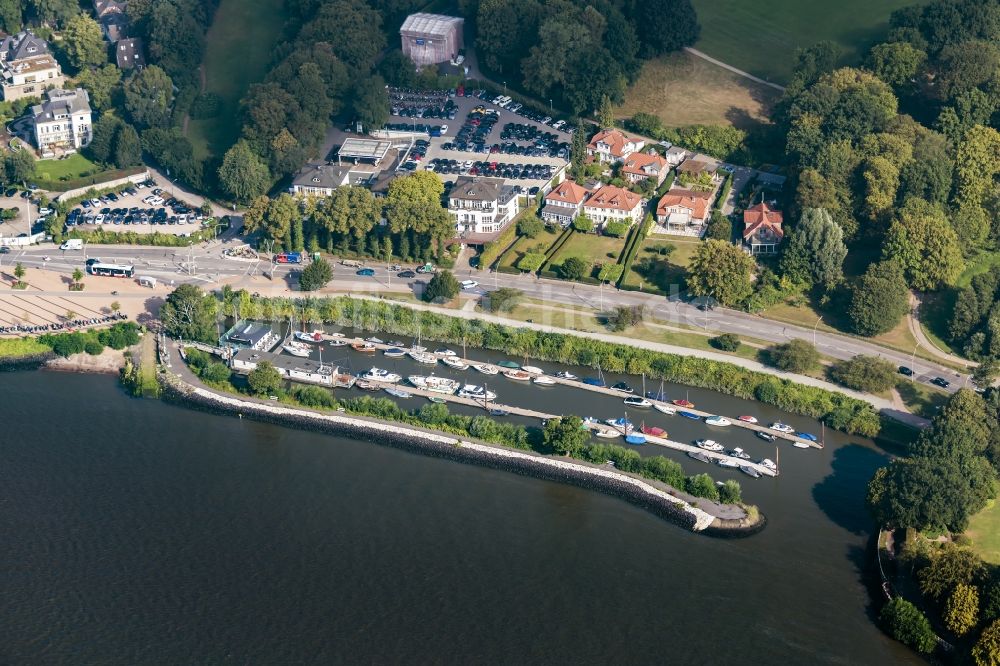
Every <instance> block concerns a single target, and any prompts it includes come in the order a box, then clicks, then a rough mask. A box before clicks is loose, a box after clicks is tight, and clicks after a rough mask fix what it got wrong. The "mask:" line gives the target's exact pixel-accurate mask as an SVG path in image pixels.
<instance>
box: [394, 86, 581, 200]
mask: <svg viewBox="0 0 1000 666" xmlns="http://www.w3.org/2000/svg"><path fill="white" fill-rule="evenodd" d="M473 92H474V91H469V96H462V95H456V96H455V97H450V96H449V95H448V94H447V93H446V92H442V91H437V92H433V93H417V92H403V91H395V92H393V91H390V97H391V99H392V102H391V104H392V110H393V111H394V112H395V113H397V114H406V115H397V116H394V117H393V118H391V119H390V121H389V127H390V129H395V130H397V131H399V130H402V129H403V128H404V127H412V128H413V129H414V130H420V126H421V125H429V126H432V127H440V128H441V129H442V131H441V132H440V136H437V134H438V132H437V131H435V132H434V136H431V137H430V139H429V140H422V141H420V142H419V144H418V145H417V146H416V147H415V148H414V149H413V150H411V151H410V153H409V154H408V155H407V159H405V160H403V162H402V163H401V165H400V168H401V169H402V170H409V171H415V170H418V169H419V170H431V171H434V172H436V173H437V174H438V175H439V176H440V177H441V179H442V180H444V181H445V182H449V181H454V180H455V179H457V178H458V176H460V175H473V176H476V175H481V176H490V177H500V178H504V179H506V180H508V181H509V182H510V183H511V184H514V185H515V186H520V187H522V188H523V190H524V191H525V192H528V191H530V190H531V189H533V188H536V187H543V186H544V185H545V184H546V183H548V182H549V181H550V180H551V179H552V177H553V176H554V175H555V174H556V173H558V172H559V170H560V169H562V168H563V167H565V166H566V164H567V163H568V158H569V141H570V140H571V135H570V133H569V132H567V131H564V130H563V129H560V128H561V127H562V124H561V123H558V121H556V124H557V125H558V127H553V126H552V125H551V124H545V123H543V122H541V120H544V118H538V116H537V115H535V116H534V118H529V117H526V116H524V115H522V114H519V113H515V112H513V111H511V109H510V108H501V107H500V106H498V105H495V104H493V103H492V99H489V98H490V96H489V95H481V96H472V93H473ZM484 98H487V99H484ZM508 106H510V105H508ZM427 113H429V114H430V116H431V117H427V116H426V114H427ZM524 113H528V112H527V111H524ZM415 114H422V115H424V117H421V118H416V117H413V116H414V115H415ZM536 118H537V119H536Z"/></svg>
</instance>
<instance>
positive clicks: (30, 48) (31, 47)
mask: <svg viewBox="0 0 1000 666" xmlns="http://www.w3.org/2000/svg"><path fill="white" fill-rule="evenodd" d="M25 50H26V51H27V52H28V53H34V52H35V51H37V50H38V49H37V48H35V47H34V46H29V47H28V48H27V49H25Z"/></svg>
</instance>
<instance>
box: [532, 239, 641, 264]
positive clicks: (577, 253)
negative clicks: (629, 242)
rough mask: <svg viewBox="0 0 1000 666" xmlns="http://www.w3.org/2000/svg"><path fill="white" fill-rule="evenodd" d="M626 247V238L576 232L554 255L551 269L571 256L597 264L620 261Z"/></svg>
mask: <svg viewBox="0 0 1000 666" xmlns="http://www.w3.org/2000/svg"><path fill="white" fill-rule="evenodd" d="M624 247H625V239H624V238H612V237H611V236H599V235H597V234H581V233H574V234H573V235H572V236H570V238H569V240H568V241H566V244H565V245H563V246H562V247H561V248H560V249H559V251H558V252H556V254H555V255H554V256H553V257H552V262H551V265H550V268H549V270H555V269H556V268H558V267H559V266H561V265H562V263H563V262H564V261H566V260H567V259H569V258H570V257H579V258H580V259H583V260H584V261H585V262H587V263H590V264H593V265H595V266H596V265H597V264H607V263H612V264H613V263H615V262H617V261H618V257H619V256H620V255H621V253H622V249H624ZM609 255H610V256H609Z"/></svg>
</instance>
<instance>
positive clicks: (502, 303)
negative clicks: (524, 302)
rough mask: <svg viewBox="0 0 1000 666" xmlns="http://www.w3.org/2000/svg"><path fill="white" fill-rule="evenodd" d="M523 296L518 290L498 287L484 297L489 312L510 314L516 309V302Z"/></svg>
mask: <svg viewBox="0 0 1000 666" xmlns="http://www.w3.org/2000/svg"><path fill="white" fill-rule="evenodd" d="M523 295H524V292H522V291H521V290H520V289H513V288H511V287H500V288H499V289H495V290H494V291H491V292H489V293H488V294H487V295H486V301H487V303H488V306H489V309H490V312H510V311H511V310H513V309H514V308H516V307H517V303H518V301H520V300H521V296H523Z"/></svg>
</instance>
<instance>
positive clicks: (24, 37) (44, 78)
mask: <svg viewBox="0 0 1000 666" xmlns="http://www.w3.org/2000/svg"><path fill="white" fill-rule="evenodd" d="M0 77H2V78H0V81H2V82H0V90H2V91H3V98H4V100H6V101H8V102H10V101H12V100H15V99H21V98H22V97H40V96H41V94H42V93H43V92H44V91H45V90H46V89H48V88H58V87H61V86H62V84H63V75H62V70H61V69H60V68H59V63H58V62H56V59H55V58H53V57H52V54H51V53H49V45H48V43H47V42H46V41H45V40H44V39H42V38H41V37H36V36H35V34H34V33H32V32H31V31H30V30H25V31H22V32H19V33H17V34H16V35H8V36H7V37H4V38H3V40H2V41H0Z"/></svg>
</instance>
